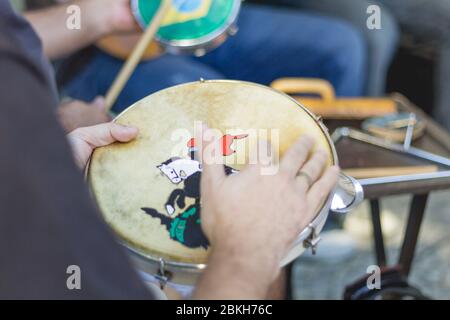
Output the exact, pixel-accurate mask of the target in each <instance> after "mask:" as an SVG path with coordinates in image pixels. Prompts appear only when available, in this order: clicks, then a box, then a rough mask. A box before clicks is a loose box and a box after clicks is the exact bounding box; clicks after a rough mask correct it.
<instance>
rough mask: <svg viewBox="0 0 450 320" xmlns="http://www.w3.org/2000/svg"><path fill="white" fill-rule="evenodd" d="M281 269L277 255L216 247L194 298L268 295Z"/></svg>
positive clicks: (244, 297)
mask: <svg viewBox="0 0 450 320" xmlns="http://www.w3.org/2000/svg"><path fill="white" fill-rule="evenodd" d="M278 271H279V268H278V263H277V261H276V260H275V259H273V258H270V257H267V258H262V257H259V256H258V257H255V256H254V257H251V256H248V255H245V256H242V255H240V254H237V253H236V252H233V251H231V250H222V249H213V252H212V253H211V256H210V258H209V261H208V267H207V269H206V270H205V272H204V273H203V275H202V277H201V279H200V281H199V283H198V285H197V289H196V291H195V293H194V296H193V298H194V299H200V300H203V299H208V300H227V299H233V300H246V299H264V298H266V297H267V293H268V290H269V288H270V285H271V283H272V282H273V280H274V278H275V277H276V275H277V273H278Z"/></svg>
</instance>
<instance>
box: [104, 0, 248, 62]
mask: <svg viewBox="0 0 450 320" xmlns="http://www.w3.org/2000/svg"><path fill="white" fill-rule="evenodd" d="M161 2H162V0H152V1H148V0H131V9H132V12H133V15H134V17H135V19H136V21H137V23H138V24H139V25H140V26H141V27H142V29H143V30H144V29H145V28H146V27H147V25H148V24H149V23H150V22H151V21H152V19H153V17H154V16H155V14H156V13H157V11H158V9H159V8H160V5H161ZM171 2H172V5H171V8H170V9H169V12H168V13H167V14H166V16H165V18H164V19H163V21H162V24H161V26H160V28H159V31H158V32H157V34H156V37H155V39H156V41H157V43H158V44H159V46H158V45H156V43H153V44H152V45H150V46H149V48H148V50H147V52H146V54H145V55H144V59H150V58H154V57H156V56H158V55H159V54H160V53H161V52H162V51H167V52H169V53H177V54H179V53H184V54H194V55H196V56H201V55H203V54H205V53H206V52H207V51H208V50H211V49H214V48H216V47H218V46H219V45H220V44H222V43H223V42H224V41H225V40H226V39H227V37H228V36H229V35H234V34H235V33H236V31H237V28H236V25H235V23H236V20H237V17H238V14H239V11H240V7H241V0H171ZM137 40H138V38H137V37H136V36H109V37H107V38H104V39H102V40H101V41H99V42H98V44H97V45H98V46H99V47H100V48H101V49H103V50H104V51H107V52H108V53H110V54H112V55H113V56H116V57H118V58H122V59H124V58H126V57H127V56H128V54H129V53H130V52H131V50H132V48H133V47H134V44H135V43H136V41H137ZM161 47H162V48H161Z"/></svg>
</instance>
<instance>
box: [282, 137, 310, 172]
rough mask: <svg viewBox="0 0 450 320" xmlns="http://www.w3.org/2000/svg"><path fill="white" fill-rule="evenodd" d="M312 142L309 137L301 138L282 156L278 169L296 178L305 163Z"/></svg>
mask: <svg viewBox="0 0 450 320" xmlns="http://www.w3.org/2000/svg"><path fill="white" fill-rule="evenodd" d="M313 145H314V140H313V139H312V138H311V137H309V136H302V137H301V138H300V139H298V140H297V142H295V143H294V144H293V145H292V146H291V147H290V148H289V149H288V150H287V151H286V153H285V154H284V157H283V159H282V160H281V163H280V169H281V170H285V171H287V172H288V173H289V174H291V175H292V176H296V175H297V173H298V171H299V170H300V168H301V167H302V166H303V163H304V162H305V161H306V159H307V157H308V154H309V152H310V150H311V148H312V147H313Z"/></svg>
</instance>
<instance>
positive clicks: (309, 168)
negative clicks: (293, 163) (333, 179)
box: [296, 150, 328, 190]
mask: <svg viewBox="0 0 450 320" xmlns="http://www.w3.org/2000/svg"><path fill="white" fill-rule="evenodd" d="M327 160H328V153H327V152H326V151H325V150H318V151H317V152H315V153H314V154H313V156H312V157H311V158H310V159H309V160H308V161H307V162H306V163H305V165H304V166H303V167H302V168H301V170H300V171H301V172H302V173H304V174H305V175H306V176H305V175H299V176H297V178H296V180H297V184H298V186H299V187H300V188H301V189H302V190H307V189H309V188H310V186H311V185H312V184H313V183H314V182H316V181H317V179H319V177H320V176H321V174H322V172H323V169H324V168H325V164H326V163H327ZM309 179H311V181H309Z"/></svg>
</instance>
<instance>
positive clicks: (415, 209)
mask: <svg viewBox="0 0 450 320" xmlns="http://www.w3.org/2000/svg"><path fill="white" fill-rule="evenodd" d="M427 200H428V194H416V195H414V196H413V199H412V201H411V206H410V210H409V216H408V222H407V226H406V231H405V235H404V238H403V244H402V248H401V250H400V258H399V260H398V264H397V266H399V267H400V269H401V271H402V274H403V275H404V276H405V277H407V276H408V275H409V273H410V271H411V266H412V262H413V260H414V254H415V250H416V245H417V240H418V238H419V232H420V227H421V226H422V221H423V216H424V214H425V209H426V204H427ZM370 208H371V215H372V226H373V234H374V243H375V254H376V260H377V263H378V265H379V266H380V267H384V266H386V249H385V246H384V240H383V230H382V226H381V219H380V206H379V199H374V200H371V201H370Z"/></svg>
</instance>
